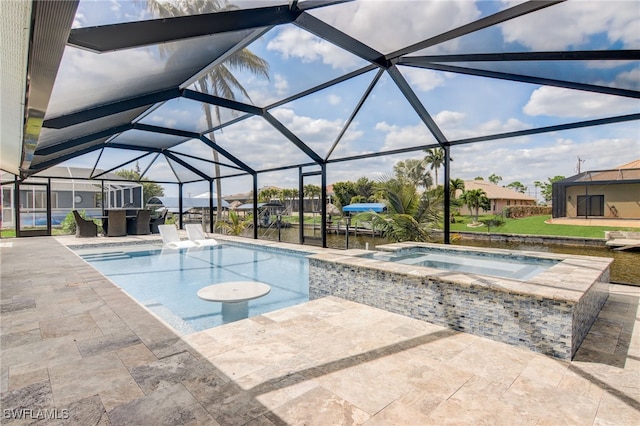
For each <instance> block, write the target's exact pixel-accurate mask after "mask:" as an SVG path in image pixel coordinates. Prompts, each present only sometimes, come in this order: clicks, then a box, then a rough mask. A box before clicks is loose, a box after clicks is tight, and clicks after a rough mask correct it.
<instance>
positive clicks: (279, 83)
mask: <svg viewBox="0 0 640 426" xmlns="http://www.w3.org/2000/svg"><path fill="white" fill-rule="evenodd" d="M274 78H275V80H276V81H275V83H274V86H275V88H276V93H278V95H280V96H283V95H286V94H287V93H288V92H289V82H288V81H287V79H286V78H285V77H284V76H283V75H281V74H276V75H275V76H274Z"/></svg>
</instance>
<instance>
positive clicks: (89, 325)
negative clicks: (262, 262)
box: [0, 237, 640, 426]
mask: <svg viewBox="0 0 640 426" xmlns="http://www.w3.org/2000/svg"><path fill="white" fill-rule="evenodd" d="M103 240H104V239H103ZM109 241H115V240H109ZM0 246H1V247H2V248H0V253H1V256H2V257H1V262H0V280H1V287H0V289H1V299H2V300H1V301H2V305H1V306H2V314H1V320H2V324H1V327H2V328H1V340H0V343H1V359H0V361H1V373H2V376H1V391H2V394H1V403H2V407H1V408H2V421H1V423H2V424H30V423H33V422H34V421H36V419H33V418H32V417H35V416H37V415H40V416H41V417H46V416H47V415H49V416H50V415H51V414H55V415H57V416H58V417H67V415H68V417H69V418H68V419H59V420H55V421H50V422H45V423H50V424H73V425H76V424H77V425H92V424H100V425H108V424H113V425H119V424H139V425H147V424H148V425H161V424H166V425H178V424H194V425H197V424H202V425H215V424H221V425H228V424H230V425H236V424H237V425H241V424H249V425H271V424H276V425H282V424H291V425H300V424H305V425H314V424H317V425H323V426H324V425H337V424H366V425H385V424H396V425H428V424H434V425H441V424H457V425H459V424H474V425H475V424H504V425H514V424H525V425H526V424H531V425H549V424H557V425H567V424H576V425H586V424H594V425H605V424H608V425H638V424H640V320H639V319H638V317H639V316H640V315H639V313H638V306H639V299H640V287H625V286H618V285H614V286H612V290H611V295H610V297H609V300H608V302H607V303H606V305H605V306H604V308H603V310H602V312H601V313H600V315H599V317H598V320H597V321H596V322H595V323H594V325H593V326H592V328H591V331H590V333H589V335H588V336H587V338H586V340H585V341H584V343H583V344H582V347H581V348H580V350H579V351H578V353H577V355H576V357H575V359H574V360H573V361H572V362H564V361H560V360H557V359H553V358H549V357H547V356H544V355H540V354H537V353H534V352H530V351H528V350H526V349H522V348H517V347H513V346H509V345H506V344H502V343H497V342H494V341H491V340H488V339H484V338H480V337H476V336H472V335H468V334H464V333H459V332H454V331H451V330H447V329H445V328H442V327H439V326H435V325H432V324H428V323H425V322H421V321H418V320H414V319H410V318H406V317H403V316H400V315H396V314H391V313H388V312H385V311H382V310H379V309H375V308H371V307H368V306H364V305H360V304H357V303H353V302H348V301H344V300H341V299H338V298H325V299H319V300H315V301H311V302H309V303H306V304H303V305H298V306H295V307H292V308H287V309H284V310H280V311H275V312H272V313H269V314H265V315H262V316H259V317H254V318H250V319H246V320H243V321H239V322H235V323H231V324H227V325H224V326H221V327H218V328H215V329H210V330H206V331H203V332H199V333H195V334H192V335H189V336H186V337H184V338H179V337H178V336H177V335H176V334H174V333H173V331H172V330H170V329H169V328H167V327H166V326H165V325H164V324H163V323H162V322H160V321H159V320H157V319H156V318H155V317H154V316H153V315H151V314H150V313H148V312H147V311H146V310H145V309H144V308H143V307H141V306H140V305H138V304H137V303H136V302H135V301H133V300H132V299H130V298H129V297H128V296H127V295H126V294H124V293H123V292H122V291H121V290H119V289H118V288H117V287H116V286H114V285H113V284H111V283H110V282H109V281H108V280H107V279H106V278H104V277H103V276H102V275H101V274H99V273H98V272H97V271H95V270H94V269H93V268H91V267H90V266H89V265H88V264H86V263H85V262H84V261H82V260H81V259H80V258H78V257H77V256H75V255H74V254H73V253H72V252H70V251H69V250H67V249H66V248H65V247H64V246H63V245H62V244H61V243H60V242H58V241H57V240H56V239H54V238H50V237H42V238H23V239H11V240H2V241H0ZM54 409H55V410H54ZM43 410H48V411H43ZM16 417H22V418H21V419H18V420H16V419H15V418H16ZM25 417H26V418H25Z"/></svg>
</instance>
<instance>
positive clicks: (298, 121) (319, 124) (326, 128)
mask: <svg viewBox="0 0 640 426" xmlns="http://www.w3.org/2000/svg"><path fill="white" fill-rule="evenodd" d="M273 116H274V117H275V118H277V119H278V121H280V122H281V123H283V124H284V125H285V126H287V128H288V129H289V130H291V131H292V132H293V133H294V134H296V135H297V136H298V137H300V138H301V139H302V140H304V141H305V142H323V143H326V142H327V136H328V135H332V134H333V135H335V136H337V135H338V133H339V132H340V130H341V129H342V127H343V126H344V121H343V120H341V119H338V120H332V121H331V120H326V119H324V118H311V117H305V116H299V115H296V113H295V112H294V111H293V110H292V109H288V108H278V109H276V110H275V111H273ZM331 142H333V141H332V140H331V141H330V143H331Z"/></svg>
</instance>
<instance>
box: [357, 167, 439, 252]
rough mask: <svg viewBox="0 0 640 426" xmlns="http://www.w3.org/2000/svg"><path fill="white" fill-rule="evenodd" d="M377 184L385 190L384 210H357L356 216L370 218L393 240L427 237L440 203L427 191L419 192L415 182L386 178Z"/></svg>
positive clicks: (415, 239) (375, 227)
mask: <svg viewBox="0 0 640 426" xmlns="http://www.w3.org/2000/svg"><path fill="white" fill-rule="evenodd" d="M377 187H378V190H379V192H381V193H382V194H384V198H385V200H386V204H387V212H386V213H374V212H367V213H360V214H358V215H356V216H355V219H356V220H365V221H370V222H371V224H372V226H373V228H374V229H377V230H380V231H381V232H382V234H383V236H384V237H386V238H388V239H390V240H392V241H430V240H431V238H430V236H429V229H430V228H432V227H434V226H435V225H436V224H437V223H438V220H439V212H438V208H437V206H439V205H441V203H440V202H438V200H436V199H433V197H432V194H430V193H428V192H424V193H423V194H422V196H420V195H419V194H418V192H417V191H416V186H415V185H413V184H410V183H407V182H403V181H401V180H399V179H395V178H387V179H386V180H382V181H380V183H379V184H378V185H377Z"/></svg>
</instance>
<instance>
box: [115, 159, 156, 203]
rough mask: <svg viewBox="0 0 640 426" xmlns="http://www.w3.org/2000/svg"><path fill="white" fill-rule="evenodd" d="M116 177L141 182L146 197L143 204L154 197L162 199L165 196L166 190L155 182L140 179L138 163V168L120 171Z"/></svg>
mask: <svg viewBox="0 0 640 426" xmlns="http://www.w3.org/2000/svg"><path fill="white" fill-rule="evenodd" d="M115 174H116V175H118V176H120V177H121V178H124V179H127V180H131V181H134V182H139V183H140V184H141V185H142V192H143V195H144V200H142V201H143V204H145V205H146V204H147V201H148V200H149V199H150V198H153V197H162V196H164V188H163V187H162V186H160V185H159V184H157V183H155V182H151V181H150V180H149V179H147V178H140V167H139V166H138V163H137V162H136V168H135V169H133V170H124V169H123V170H118V171H116V172H115Z"/></svg>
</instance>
